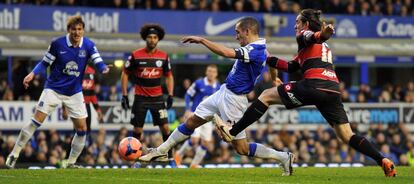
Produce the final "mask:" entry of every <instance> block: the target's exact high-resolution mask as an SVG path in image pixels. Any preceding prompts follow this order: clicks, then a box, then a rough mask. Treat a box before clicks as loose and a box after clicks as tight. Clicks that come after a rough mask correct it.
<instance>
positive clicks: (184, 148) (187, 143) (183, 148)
mask: <svg viewBox="0 0 414 184" xmlns="http://www.w3.org/2000/svg"><path fill="white" fill-rule="evenodd" d="M191 147H192V146H191V145H190V140H187V141H185V142H184V144H183V145H182V146H181V147H180V149H179V150H178V151H177V152H176V153H177V154H178V155H180V156H183V155H184V154H185V152H187V151H188V150H190V149H191Z"/></svg>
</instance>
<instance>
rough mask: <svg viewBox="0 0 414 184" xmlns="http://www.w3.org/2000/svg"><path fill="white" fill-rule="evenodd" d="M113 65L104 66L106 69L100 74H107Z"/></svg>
mask: <svg viewBox="0 0 414 184" xmlns="http://www.w3.org/2000/svg"><path fill="white" fill-rule="evenodd" d="M113 66H114V65H112V64H110V65H106V68H105V69H104V70H103V71H102V74H107V73H109V71H110V70H111V68H112V67H113Z"/></svg>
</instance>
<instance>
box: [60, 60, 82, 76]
mask: <svg viewBox="0 0 414 184" xmlns="http://www.w3.org/2000/svg"><path fill="white" fill-rule="evenodd" d="M78 68H79V67H78V64H77V63H76V62H75V61H69V62H68V63H66V66H65V69H63V73H64V74H67V75H73V76H76V77H79V75H80V72H79V71H78Z"/></svg>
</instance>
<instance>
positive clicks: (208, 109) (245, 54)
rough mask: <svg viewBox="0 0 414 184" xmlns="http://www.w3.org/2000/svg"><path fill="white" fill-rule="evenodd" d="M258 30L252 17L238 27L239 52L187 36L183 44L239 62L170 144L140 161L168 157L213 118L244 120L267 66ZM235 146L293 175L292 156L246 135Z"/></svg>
mask: <svg viewBox="0 0 414 184" xmlns="http://www.w3.org/2000/svg"><path fill="white" fill-rule="evenodd" d="M259 26H260V25H259V23H258V21H257V20H256V19H255V18H252V17H245V18H242V19H240V20H239V21H238V22H237V23H236V26H235V32H236V39H237V40H238V41H239V43H240V46H241V47H240V48H237V49H231V48H227V47H225V46H223V45H220V44H217V43H215V42H211V41H209V40H207V39H205V38H202V37H197V36H188V37H184V38H183V39H182V42H183V43H196V44H202V45H204V46H205V47H207V48H208V49H209V50H211V51H212V52H214V53H216V54H218V55H220V56H223V57H227V58H235V59H237V60H236V62H235V63H234V65H233V68H232V70H231V71H230V73H229V74H228V76H227V79H226V81H225V84H223V85H222V86H221V87H220V89H219V90H218V91H217V92H215V93H214V94H213V95H211V96H210V97H208V98H207V99H205V100H203V101H202V102H201V103H200V105H198V106H197V108H196V110H195V112H194V114H193V115H192V116H191V117H190V118H188V120H187V121H186V122H185V123H183V124H181V125H180V126H179V127H178V128H177V129H175V130H174V132H173V133H172V134H171V135H170V137H169V138H168V140H167V141H165V142H164V143H163V144H161V145H160V146H159V147H157V148H155V149H152V150H151V151H150V152H149V153H148V154H146V155H144V156H142V157H140V160H141V161H147V162H148V161H151V160H154V159H156V158H158V157H162V156H164V155H166V154H167V152H168V150H170V149H171V148H172V147H174V146H175V145H176V144H178V143H180V142H182V141H184V140H186V139H188V138H189V137H190V135H191V134H192V133H193V131H194V129H196V128H197V127H199V126H201V125H203V124H205V123H207V122H208V121H210V120H212V119H213V121H214V119H215V117H214V116H217V114H219V115H220V116H221V117H222V118H223V119H225V121H226V122H227V121H228V123H229V124H230V123H231V122H232V121H238V120H239V119H240V118H241V117H242V116H243V112H244V111H245V110H246V108H247V106H248V101H247V96H246V95H247V94H248V93H249V92H251V91H252V90H253V87H254V84H255V83H256V81H257V79H258V78H259V77H260V74H261V72H262V70H263V68H264V67H265V65H266V57H267V54H266V53H267V51H266V40H264V39H262V38H259ZM274 80H275V78H274ZM232 145H233V146H234V148H235V149H236V151H237V153H239V154H241V155H247V156H250V157H256V158H262V159H275V160H277V161H278V162H279V163H281V167H282V168H283V175H285V176H288V175H291V173H292V162H293V159H294V157H293V154H291V153H288V152H279V151H276V150H274V149H271V148H268V147H265V146H264V145H262V144H259V143H254V142H253V143H248V142H247V138H246V132H244V131H243V132H240V133H239V134H238V135H237V136H236V138H235V140H234V141H232Z"/></svg>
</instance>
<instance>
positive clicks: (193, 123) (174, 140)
mask: <svg viewBox="0 0 414 184" xmlns="http://www.w3.org/2000/svg"><path fill="white" fill-rule="evenodd" d="M206 122H207V121H206V120H204V119H202V118H200V117H198V116H197V115H195V114H194V115H192V116H191V117H190V118H188V120H187V121H186V122H185V123H183V124H181V125H180V126H178V127H177V128H176V129H175V130H174V131H173V132H172V133H171V135H170V136H169V137H168V139H167V140H166V141H164V143H162V144H161V145H160V146H158V147H157V148H156V149H153V150H152V151H151V152H149V153H148V154H146V155H144V156H142V157H140V158H139V159H140V160H141V161H145V162H149V161H152V160H154V159H156V158H158V157H163V156H166V155H167V152H168V151H169V150H171V149H172V148H173V147H174V146H175V145H177V144H178V143H180V142H182V141H184V140H186V139H188V138H189V137H190V136H191V134H192V133H193V132H194V129H195V128H197V127H199V126H200V125H202V124H204V123H206Z"/></svg>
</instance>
